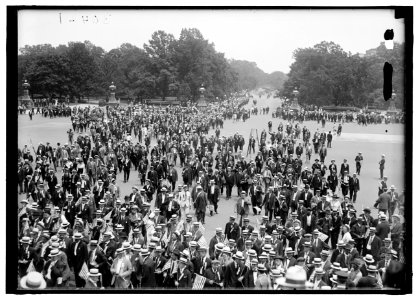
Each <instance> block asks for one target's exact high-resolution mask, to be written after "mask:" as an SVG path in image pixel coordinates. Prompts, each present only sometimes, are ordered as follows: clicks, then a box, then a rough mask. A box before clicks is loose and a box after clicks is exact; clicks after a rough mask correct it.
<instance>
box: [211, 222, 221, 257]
mask: <svg viewBox="0 0 418 300" xmlns="http://www.w3.org/2000/svg"><path fill="white" fill-rule="evenodd" d="M222 242H223V238H222V228H220V227H218V228H216V234H215V236H214V237H213V238H211V240H210V242H209V257H213V254H214V252H215V245H216V244H218V243H222Z"/></svg>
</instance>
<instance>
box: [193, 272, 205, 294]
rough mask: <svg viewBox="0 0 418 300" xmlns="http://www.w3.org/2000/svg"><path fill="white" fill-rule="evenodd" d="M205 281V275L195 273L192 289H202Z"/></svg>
mask: <svg viewBox="0 0 418 300" xmlns="http://www.w3.org/2000/svg"><path fill="white" fill-rule="evenodd" d="M205 282H206V277H203V276H200V275H199V274H196V278H195V279H194V283H193V287H192V290H202V289H203V286H204V285H205Z"/></svg>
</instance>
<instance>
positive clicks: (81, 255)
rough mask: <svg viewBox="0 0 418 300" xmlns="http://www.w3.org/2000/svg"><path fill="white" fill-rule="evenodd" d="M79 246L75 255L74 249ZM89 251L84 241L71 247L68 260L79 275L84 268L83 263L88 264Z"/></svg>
mask: <svg viewBox="0 0 418 300" xmlns="http://www.w3.org/2000/svg"><path fill="white" fill-rule="evenodd" d="M77 244H78V246H77V249H76V252H75V254H74V248H75V247H76V245H77ZM88 255H89V253H88V250H87V245H86V243H85V242H84V241H80V242H78V243H72V244H71V246H70V250H69V252H68V260H69V263H70V266H72V267H73V268H74V271H75V272H76V273H78V272H79V271H80V270H81V267H82V266H83V263H84V262H86V263H87V259H88Z"/></svg>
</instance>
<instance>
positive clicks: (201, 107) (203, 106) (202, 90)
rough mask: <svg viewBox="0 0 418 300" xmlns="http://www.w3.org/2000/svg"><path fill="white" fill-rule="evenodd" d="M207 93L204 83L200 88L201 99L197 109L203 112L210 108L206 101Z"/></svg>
mask: <svg viewBox="0 0 418 300" xmlns="http://www.w3.org/2000/svg"><path fill="white" fill-rule="evenodd" d="M205 91H206V89H205V87H204V86H203V83H202V85H201V86H200V88H199V92H200V97H199V100H197V108H198V109H199V110H202V111H204V110H206V108H207V107H208V104H207V103H206V99H205Z"/></svg>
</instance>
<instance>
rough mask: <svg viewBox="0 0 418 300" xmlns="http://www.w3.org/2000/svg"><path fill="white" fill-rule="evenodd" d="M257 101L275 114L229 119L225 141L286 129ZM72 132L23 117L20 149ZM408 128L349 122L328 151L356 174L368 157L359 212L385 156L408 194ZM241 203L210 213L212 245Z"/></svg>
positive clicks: (59, 121) (372, 192) (133, 180)
mask: <svg viewBox="0 0 418 300" xmlns="http://www.w3.org/2000/svg"><path fill="white" fill-rule="evenodd" d="M256 99H257V100H258V103H257V106H258V107H260V106H266V105H268V106H270V113H269V115H260V114H259V115H257V116H251V118H250V119H249V120H247V121H246V122H245V123H243V122H241V121H240V122H236V123H233V122H232V120H227V121H225V123H224V128H223V129H221V136H222V135H225V136H229V135H232V134H234V133H235V132H237V131H238V132H239V133H240V134H243V136H244V138H245V139H246V142H247V141H248V137H249V134H250V131H251V129H252V128H254V129H255V128H256V129H258V134H259V135H260V133H261V131H262V130H263V129H266V130H268V128H267V123H268V121H269V120H272V122H273V130H277V126H278V124H279V123H280V122H283V124H286V123H285V122H286V121H284V120H282V119H276V118H274V119H272V118H271V113H272V111H274V110H275V109H276V107H277V106H278V105H279V101H280V100H279V99H277V98H270V99H267V97H266V96H263V97H262V98H261V99H259V98H258V96H257V97H256ZM248 105H249V106H252V101H250V103H249V104H248ZM302 126H307V127H308V128H309V130H310V131H311V132H312V133H313V132H314V131H315V130H316V129H317V128H319V130H322V128H321V126H320V124H318V123H317V122H314V121H308V122H304V123H303V124H302ZM334 126H335V125H334V124H333V123H327V124H326V126H325V130H326V131H329V130H332V129H333V127H334ZM337 126H338V124H337ZM70 127H71V123H70V119H69V118H55V119H49V118H44V117H41V116H40V115H35V116H34V117H33V121H30V120H29V116H27V115H19V138H18V141H19V147H20V148H23V146H24V144H28V146H30V140H32V142H33V145H34V147H35V148H36V147H37V145H38V143H39V142H47V141H49V142H50V143H51V144H52V145H56V143H57V142H61V143H62V144H63V143H65V142H67V134H66V132H67V130H68V129H69V128H70ZM403 128H404V126H403V125H402V124H389V125H385V124H381V125H369V126H367V127H362V126H359V125H357V123H349V124H344V125H343V131H342V135H341V136H340V137H334V140H333V143H332V149H328V156H327V158H326V164H327V165H329V162H330V160H331V159H335V160H336V163H337V166H338V168H339V166H340V164H341V163H342V160H343V159H344V158H347V160H348V162H349V165H350V171H351V172H352V171H353V170H355V162H354V158H355V156H356V154H357V153H358V152H359V151H360V152H362V153H363V157H364V161H363V167H362V171H361V176H360V177H359V179H360V192H359V193H358V200H357V203H356V204H355V207H356V209H357V211H360V210H361V209H362V208H363V207H366V206H368V207H371V208H372V207H373V204H374V202H375V200H376V199H377V186H378V179H379V169H378V160H379V159H380V155H381V154H383V153H384V154H385V155H386V169H385V175H387V176H388V183H389V185H392V184H394V185H395V186H396V187H397V188H398V190H397V191H398V192H401V191H402V188H401V187H402V186H403V184H404V179H403V178H404V175H403V170H404V144H403ZM213 133H214V131H213V130H211V131H210V132H209V134H213ZM76 137H77V136H76V135H75V136H74V140H75V139H76ZM134 142H136V141H134ZM155 142H156V141H155V140H152V141H151V146H153V145H154V144H155ZM246 146H247V144H246V145H245V146H244V149H246ZM245 153H246V151H245ZM253 156H254V155H253ZM317 157H318V156H317V155H315V154H313V156H312V159H311V162H313V161H314V159H315V158H317ZM249 158H250V157H248V159H249ZM303 158H304V155H303ZM305 166H310V164H308V165H304V166H303V167H305ZM177 171H178V173H179V182H178V184H182V177H181V169H180V168H178V167H177ZM137 174H138V173H137V172H135V171H133V170H132V171H131V174H130V181H129V182H128V183H124V182H123V174H120V175H118V178H117V184H118V185H119V186H120V188H121V195H122V196H125V195H127V194H129V193H130V192H131V188H132V186H133V185H138V186H140V184H139V180H138V179H137V177H138V176H137ZM57 176H58V178H59V180H60V178H61V176H62V172H61V169H59V170H58V174H57ZM22 197H24V196H23V195H20V196H19V199H21V198H22ZM121 198H123V197H121ZM236 199H237V190H236V188H234V189H233V198H232V199H230V200H228V201H227V200H225V191H224V194H223V195H222V196H221V198H220V202H219V209H218V211H219V214H218V215H215V216H213V217H210V216H209V215H208V214H207V217H206V225H205V228H206V232H205V238H206V240H209V239H210V238H211V237H212V235H213V234H214V229H215V228H216V227H222V228H224V227H225V223H226V222H227V221H228V217H229V216H230V215H231V214H235V212H234V207H235V203H236ZM263 213H264V212H263ZM372 214H373V215H377V210H373V211H372ZM250 221H251V222H252V223H253V224H257V221H256V220H255V217H254V216H250Z"/></svg>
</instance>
